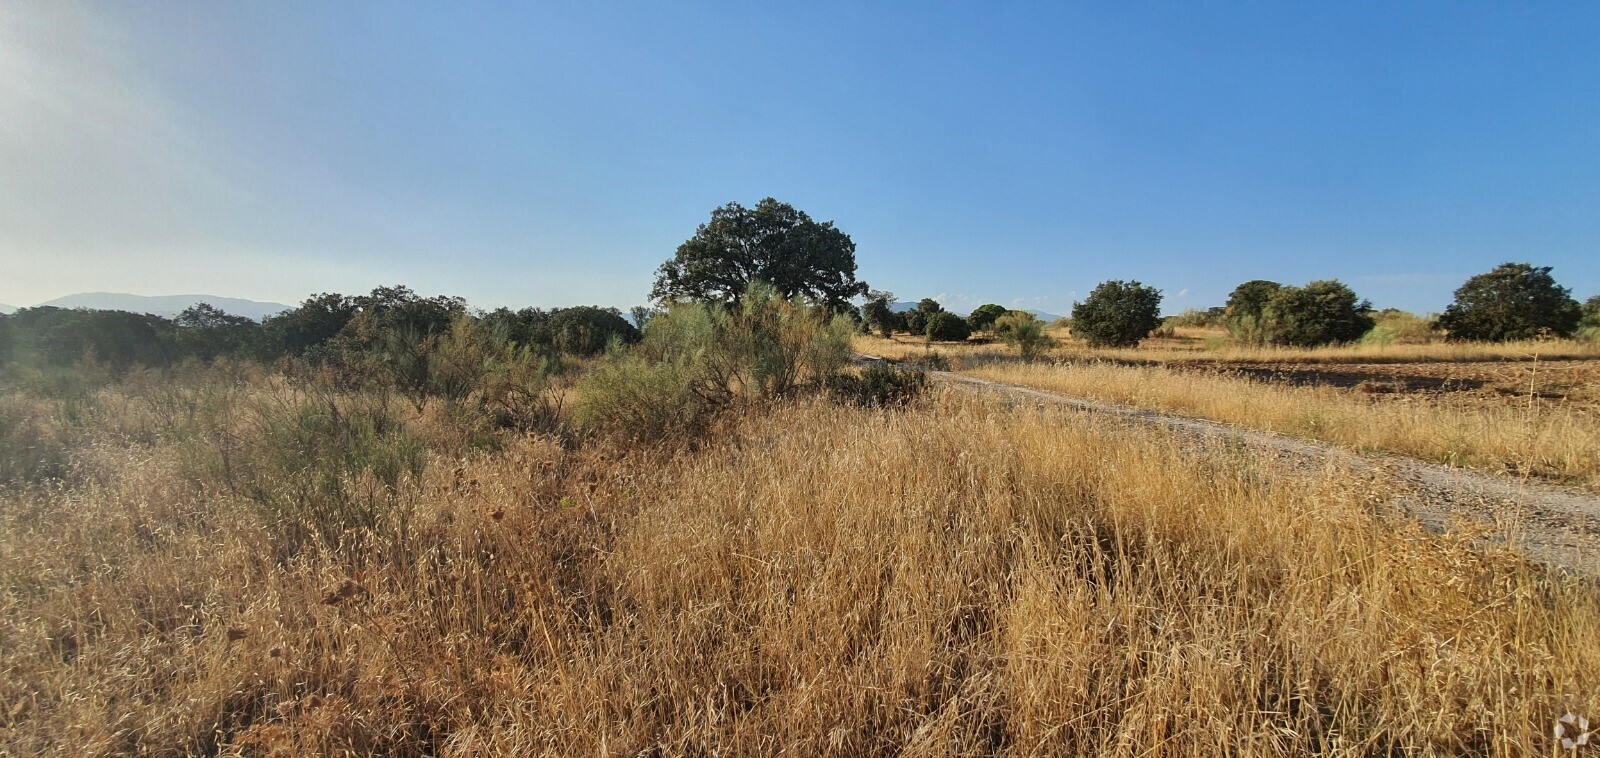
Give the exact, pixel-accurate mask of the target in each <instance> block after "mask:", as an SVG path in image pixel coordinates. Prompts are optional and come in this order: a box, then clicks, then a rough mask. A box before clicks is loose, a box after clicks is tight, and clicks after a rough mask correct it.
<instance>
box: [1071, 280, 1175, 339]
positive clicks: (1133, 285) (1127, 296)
mask: <svg viewBox="0 0 1600 758" xmlns="http://www.w3.org/2000/svg"><path fill="white" fill-rule="evenodd" d="M1159 326H1161V290H1158V289H1156V288H1154V287H1146V286H1144V285H1143V284H1140V283H1139V282H1136V281H1128V282H1125V281H1121V280H1117V279H1113V280H1111V281H1108V282H1101V283H1100V285H1099V286H1097V287H1095V288H1094V291H1093V292H1090V293H1089V297H1087V298H1085V299H1084V301H1083V302H1081V303H1074V304H1073V306H1072V333H1073V334H1074V335H1076V336H1079V337H1082V338H1083V339H1084V340H1086V341H1087V342H1088V343H1089V347H1133V346H1135V345H1137V344H1139V341H1140V340H1142V339H1144V338H1145V337H1148V336H1149V335H1150V333H1151V332H1153V331H1155V330H1156V327H1159Z"/></svg>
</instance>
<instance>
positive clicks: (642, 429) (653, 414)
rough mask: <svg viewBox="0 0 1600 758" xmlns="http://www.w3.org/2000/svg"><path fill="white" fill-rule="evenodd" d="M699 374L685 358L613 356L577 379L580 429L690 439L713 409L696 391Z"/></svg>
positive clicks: (654, 438)
mask: <svg viewBox="0 0 1600 758" xmlns="http://www.w3.org/2000/svg"><path fill="white" fill-rule="evenodd" d="M665 318H666V317H665V316H661V317H657V318H656V319H655V322H660V321H662V320H664V319H665ZM656 325H657V324H656V323H652V324H651V328H652V329H653V328H655V327H656ZM696 374H697V367H696V366H695V365H693V363H692V362H690V361H686V360H670V361H668V360H663V361H651V360H649V359H648V358H646V357H645V356H643V355H638V354H632V355H617V356H614V357H613V358H612V359H611V360H609V361H607V362H606V363H604V364H602V365H601V366H600V367H599V368H596V369H595V370H594V371H593V372H591V373H590V374H589V375H588V376H586V377H584V378H583V380H582V381H581V382H579V384H578V390H577V391H578V401H577V404H576V407H575V408H574V417H575V419H574V420H575V421H576V422H577V424H578V426H579V427H580V428H582V429H587V430H589V431H592V432H598V433H600V434H604V435H607V436H611V437H616V438H619V439H624V440H629V441H634V442H644V441H648V442H653V441H661V440H668V439H674V438H687V437H691V436H693V435H695V434H697V433H699V432H700V431H701V430H702V429H704V427H705V425H706V423H707V422H708V421H709V419H710V418H711V414H712V412H713V411H714V410H715V405H714V403H713V401H712V399H711V398H708V397H707V396H706V395H704V394H702V392H701V391H699V389H697V379H698V378H697V376H696Z"/></svg>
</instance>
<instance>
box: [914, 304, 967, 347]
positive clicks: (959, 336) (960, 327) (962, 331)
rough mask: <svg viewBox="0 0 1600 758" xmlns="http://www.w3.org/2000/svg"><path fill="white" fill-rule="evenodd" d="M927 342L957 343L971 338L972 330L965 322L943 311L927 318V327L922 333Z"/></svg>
mask: <svg viewBox="0 0 1600 758" xmlns="http://www.w3.org/2000/svg"><path fill="white" fill-rule="evenodd" d="M924 333H925V334H927V335H928V339H929V340H934V341H938V342H959V341H961V340H965V339H966V338H967V337H970V336H972V328H971V327H969V326H967V320H966V319H964V318H961V317H960V316H957V315H955V314H954V313H949V312H945V311H940V312H938V313H935V314H933V315H931V316H929V317H928V325H927V327H926V331H925V332H924Z"/></svg>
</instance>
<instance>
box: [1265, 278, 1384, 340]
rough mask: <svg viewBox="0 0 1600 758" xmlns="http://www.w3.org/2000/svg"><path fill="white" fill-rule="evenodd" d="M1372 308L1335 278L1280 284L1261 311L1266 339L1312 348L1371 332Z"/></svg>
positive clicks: (1357, 337)
mask: <svg viewBox="0 0 1600 758" xmlns="http://www.w3.org/2000/svg"><path fill="white" fill-rule="evenodd" d="M1371 311H1372V307H1371V306H1370V305H1368V304H1367V303H1366V302H1365V301H1360V300H1357V298H1356V293H1355V292H1354V291H1352V290H1351V289H1350V288H1349V287H1347V286H1345V285H1344V284H1342V283H1340V282H1339V281H1337V280H1332V279H1329V280H1324V281H1316V282H1312V283H1310V284H1307V285H1306V286H1304V287H1282V288H1280V289H1278V291H1277V292H1275V293H1273V295H1272V297H1271V298H1270V299H1269V300H1268V301H1267V306H1266V309H1265V311H1264V320H1265V322H1266V331H1267V339H1268V341H1270V342H1272V343H1273V344H1277V345H1293V346H1296V347H1315V346H1318V345H1328V344H1334V343H1340V342H1354V341H1356V340H1358V339H1361V336H1362V335H1364V334H1366V333H1367V332H1368V331H1371V329H1372V327H1373V325H1374V323H1375V322H1374V320H1373V318H1372V316H1371V315H1369V314H1370V313H1371Z"/></svg>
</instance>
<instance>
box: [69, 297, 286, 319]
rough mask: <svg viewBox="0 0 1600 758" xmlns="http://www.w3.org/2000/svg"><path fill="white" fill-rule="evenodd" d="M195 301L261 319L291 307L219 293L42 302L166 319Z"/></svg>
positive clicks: (88, 298)
mask: <svg viewBox="0 0 1600 758" xmlns="http://www.w3.org/2000/svg"><path fill="white" fill-rule="evenodd" d="M196 303H210V304H211V306H212V307H214V308H221V309H222V310H224V311H227V312H228V313H231V314H233V315H235V316H245V317H248V318H253V319H256V320H257V321H260V320H261V319H264V318H266V317H267V316H271V315H272V314H274V313H279V312H282V311H286V310H289V308H290V307H292V306H288V305H284V304H283V303H263V302H260V301H256V300H243V299H240V298H236V297H218V296H216V295H157V296H148V295H130V294H127V293H125V292H81V293H79V294H76V295H67V296H66V297H58V298H56V299H54V300H51V301H49V302H45V303H40V305H53V306H55V307H57V308H90V309H94V310H102V311H129V312H131V313H152V314H155V315H157V316H161V317H163V318H172V317H173V316H176V315H178V314H179V313H182V312H183V311H184V310H185V309H187V308H189V307H190V306H192V305H195V304H196Z"/></svg>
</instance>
